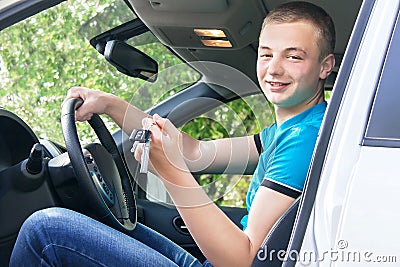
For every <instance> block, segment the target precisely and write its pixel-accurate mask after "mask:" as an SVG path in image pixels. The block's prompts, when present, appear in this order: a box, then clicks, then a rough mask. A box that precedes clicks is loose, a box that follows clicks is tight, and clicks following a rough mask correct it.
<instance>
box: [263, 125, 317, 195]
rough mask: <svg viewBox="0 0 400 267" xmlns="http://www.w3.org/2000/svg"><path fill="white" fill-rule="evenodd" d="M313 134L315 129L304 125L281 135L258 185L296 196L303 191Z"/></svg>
mask: <svg viewBox="0 0 400 267" xmlns="http://www.w3.org/2000/svg"><path fill="white" fill-rule="evenodd" d="M317 136H318V129H317V128H315V127H312V126H304V125H303V126H302V127H293V128H291V129H289V130H287V131H286V132H285V133H283V134H281V135H280V136H279V138H278V140H276V148H275V149H274V152H273V153H272V154H271V156H270V157H269V158H268V162H267V163H266V172H265V176H264V178H263V181H262V183H261V185H262V186H266V187H268V188H271V189H273V190H275V191H278V192H280V193H282V194H285V195H288V196H291V197H293V198H297V197H298V196H299V195H300V194H301V192H302V190H303V186H304V182H305V179H306V177H307V172H308V168H309V165H310V161H311V157H312V154H313V151H314V146H315V142H316V140H317Z"/></svg>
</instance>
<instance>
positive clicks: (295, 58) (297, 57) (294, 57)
mask: <svg viewBox="0 0 400 267" xmlns="http://www.w3.org/2000/svg"><path fill="white" fill-rule="evenodd" d="M288 58H289V59H293V60H301V59H302V58H301V57H299V56H296V55H290V56H288Z"/></svg>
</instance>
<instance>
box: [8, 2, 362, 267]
mask: <svg viewBox="0 0 400 267" xmlns="http://www.w3.org/2000/svg"><path fill="white" fill-rule="evenodd" d="M49 2H52V1H49ZM56 2H57V1H54V2H52V3H53V4H54V5H56ZM282 2H286V1H282V0H246V1H244V0H203V1H196V0H147V1H143V0H129V1H128V0H124V1H122V0H121V6H119V7H122V8H124V9H126V10H128V11H130V14H131V17H128V18H127V19H126V20H125V21H124V22H122V23H119V24H118V25H114V26H113V28H111V29H107V30H100V31H99V32H96V35H95V36H90V37H89V36H85V37H86V39H87V42H88V44H89V46H88V47H90V49H95V50H96V51H97V52H98V55H99V56H101V58H102V60H104V62H108V63H107V64H110V65H111V66H112V67H113V68H116V69H117V71H119V72H120V73H122V74H123V75H126V76H130V77H133V79H139V80H144V81H146V84H153V83H157V82H158V81H160V80H163V79H166V77H168V75H173V73H169V72H162V71H161V68H162V63H161V62H159V61H157V60H154V58H155V57H154V56H152V55H151V53H149V52H148V51H142V50H140V49H139V44H140V43H141V42H145V41H143V40H144V39H145V38H144V37H143V36H146V38H149V37H148V36H150V38H153V39H154V38H156V40H157V42H160V43H161V44H162V45H164V46H165V47H166V49H167V50H168V51H169V53H172V54H174V55H175V56H177V57H178V58H180V60H181V61H182V62H184V63H185V64H187V65H189V66H190V67H191V68H192V69H194V70H195V71H196V73H199V74H200V75H199V77H200V78H199V79H196V80H192V81H190V82H188V85H185V88H184V89H183V90H180V91H179V92H178V93H176V94H173V95H171V96H169V97H166V98H160V101H158V102H156V103H152V104H153V106H151V107H147V110H146V111H147V112H148V113H149V114H156V113H157V114H159V115H161V116H163V117H168V118H169V119H170V120H171V121H172V122H173V123H174V124H175V125H176V126H177V127H181V126H182V127H183V126H184V125H185V124H186V123H187V122H189V121H191V120H193V119H195V118H197V117H199V116H201V115H203V114H206V113H207V112H209V111H210V110H213V109H214V108H218V107H220V106H223V105H225V103H229V102H231V101H235V100H237V99H242V98H245V97H248V96H253V95H257V96H260V97H261V99H262V100H263V101H265V102H264V104H265V106H268V104H267V102H266V100H265V99H264V98H263V95H262V92H261V90H260V87H259V86H258V82H257V77H256V71H255V66H256V60H257V47H258V36H259V32H260V29H261V24H262V21H263V18H264V17H265V16H266V14H267V13H268V11H269V10H271V9H272V8H274V7H275V6H277V5H279V4H281V3H282ZM310 2H313V3H315V4H317V5H320V6H321V7H323V8H324V9H325V10H326V11H327V12H328V13H329V14H330V15H331V16H332V18H333V20H334V23H335V27H336V33H337V36H336V48H335V58H336V67H335V69H334V73H332V74H331V76H330V77H329V79H328V80H327V81H326V84H325V89H326V94H327V95H328V96H329V94H330V91H331V90H332V88H333V85H334V82H335V78H336V76H337V74H338V72H339V67H340V66H341V61H342V58H343V56H344V54H345V51H346V46H347V43H348V40H349V39H350V36H351V33H352V30H353V25H354V23H355V21H356V18H357V15H358V12H359V9H360V7H361V2H362V0H353V1H346V0H338V1H324V0H310ZM61 4H65V3H61ZM50 6H51V5H50ZM0 7H1V6H0ZM7 8H9V9H10V10H11V9H12V8H17V6H16V5H14V6H11V7H2V9H1V11H2V12H1V13H2V14H5V15H2V17H0V19H1V23H3V22H4V24H3V26H4V27H3V26H2V27H1V28H2V29H3V28H5V27H6V26H7V25H11V24H12V23H14V22H15V20H16V17H15V16H14V17H7V13H6V12H4V10H6V9H7ZM20 8H21V7H20ZM43 8H44V7H43V6H41V5H32V6H31V8H30V11H29V12H26V13H25V16H28V15H33V14H35V13H38V12H39V11H41V9H43ZM99 18H101V16H97V17H94V18H93V19H92V20H90V21H89V22H87V23H84V24H83V25H82V28H81V29H84V30H85V31H86V32H89V31H90V29H91V27H92V26H93V25H94V24H95V23H93V22H94V21H98V20H97V19H99ZM18 19H19V20H22V19H24V15H21V16H20V17H18ZM80 34H82V33H80ZM153 39H152V40H153ZM88 49H89V48H88ZM131 62H135V63H134V64H132V63H131ZM163 94H164V93H163ZM160 95H161V94H160ZM328 102H329V99H328ZM80 104H81V103H79V101H78V100H74V101H70V102H67V103H64V105H63V108H62V109H61V108H60V109H59V110H58V111H57V112H58V113H59V117H60V120H61V125H62V135H63V137H64V140H65V145H63V144H62V145H60V144H59V143H57V142H53V141H51V137H50V138H49V140H47V139H43V138H39V137H38V135H37V134H36V133H35V131H34V130H33V127H32V125H28V123H27V122H26V121H25V120H24V119H22V116H21V115H20V113H19V111H18V110H8V109H6V108H0V125H1V129H0V220H1V227H0V266H5V265H6V264H7V263H8V260H9V256H10V253H11V250H12V247H13V244H14V242H15V239H16V236H17V234H18V231H19V228H20V226H21V225H22V223H23V221H24V220H25V219H26V218H27V217H28V216H29V215H30V214H32V213H33V212H34V211H36V210H39V209H43V208H46V207H53V206H61V207H67V208H71V209H74V210H77V211H79V212H82V213H84V214H87V215H89V216H92V217H94V218H96V219H99V220H100V221H103V222H104V223H106V224H108V225H110V226H111V227H114V228H116V229H118V230H120V231H123V232H124V231H127V232H129V231H131V230H132V229H133V228H134V224H135V223H136V222H140V223H143V224H145V225H147V226H149V227H150V228H153V229H155V230H157V231H158V232H160V233H161V234H163V235H165V236H167V237H168V238H170V239H171V240H173V241H174V242H176V243H177V244H179V245H180V246H182V247H183V248H185V249H186V250H188V251H189V252H190V253H192V254H193V255H194V256H196V257H197V258H199V259H200V260H204V256H203V255H202V253H201V251H200V250H199V249H198V247H197V246H196V244H195V242H194V240H193V239H192V237H191V236H190V234H189V232H188V230H187V228H186V227H185V225H184V222H183V220H182V219H181V218H180V216H179V213H178V212H177V210H176V209H175V207H174V206H173V205H172V204H171V203H168V201H165V199H168V196H167V195H166V193H165V192H161V193H160V194H159V195H158V196H157V197H155V198H156V199H158V200H160V198H165V199H164V201H154V200H153V199H152V194H149V192H147V191H148V190H151V187H152V186H155V187H157V184H155V183H153V182H151V179H150V178H151V177H148V176H151V175H152V174H148V175H146V174H140V173H139V172H138V171H137V170H138V162H137V161H136V160H135V159H134V158H133V155H132V153H129V149H130V147H131V146H132V143H131V141H130V140H129V136H128V135H127V134H125V133H123V132H122V131H121V130H116V131H109V130H108V129H107V127H106V126H105V123H104V122H103V120H102V119H101V117H100V116H94V118H93V119H92V120H91V121H90V123H89V124H90V127H91V128H92V129H93V130H94V131H95V133H96V136H97V138H98V140H99V141H100V143H101V145H99V144H98V142H95V141H94V140H92V142H91V143H90V144H89V145H82V144H81V140H80V139H79V135H78V134H79V131H80V130H79V128H77V127H76V123H75V121H74V112H75V109H76V108H78V107H79V105H80ZM0 105H1V106H2V104H0ZM256 105H257V107H258V108H259V109H261V110H264V108H262V106H261V105H263V103H262V102H259V103H258V104H256ZM228 112H229V111H228ZM106 124H107V123H106ZM265 126H267V125H264V127H265ZM110 132H111V133H110ZM253 171H254V169H252V168H250V167H244V169H243V171H242V173H240V174H241V175H242V174H245V175H251V174H252V172H253ZM100 173H101V175H100ZM223 173H225V174H229V171H225V172H223ZM203 174H208V173H202V172H198V173H195V175H198V176H200V175H203ZM231 174H237V173H231ZM101 176H104V177H112V178H104V180H102V179H101V178H100V177H101ZM153 176H154V175H153ZM77 177H81V178H79V179H77ZM157 190H158V189H157ZM154 194H156V195H157V194H158V193H157V192H156V193H154ZM297 207H298V201H296V202H295V203H294V205H293V206H292V207H291V208H290V209H289V211H288V213H286V214H285V215H284V216H283V218H284V217H288V218H287V219H285V223H284V224H286V226H285V227H280V226H279V225H281V224H278V223H277V224H276V227H274V229H275V228H276V229H280V228H284V231H283V232H279V233H275V234H274V233H273V232H274V231H271V234H270V236H271V238H272V241H274V242H277V243H278V244H275V245H273V246H274V247H285V246H286V245H287V242H288V240H289V237H290V232H288V231H289V230H290V229H291V227H292V225H293V221H294V217H295V214H296V212H297ZM221 209H222V210H223V211H224V212H225V213H226V214H227V215H228V216H229V217H230V218H231V219H232V221H233V222H234V223H235V224H236V225H238V226H239V227H241V226H240V219H241V218H242V216H243V215H245V214H246V213H247V211H246V209H245V208H244V207H228V206H221ZM288 229H289V230H288ZM272 241H271V242H272ZM263 264H265V263H263ZM276 264H277V266H278V265H279V266H280V263H276ZM255 266H256V265H255ZM257 266H264V265H262V264H260V265H257ZM268 266H274V265H268Z"/></svg>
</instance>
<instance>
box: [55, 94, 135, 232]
mask: <svg viewBox="0 0 400 267" xmlns="http://www.w3.org/2000/svg"><path fill="white" fill-rule="evenodd" d="M82 103H83V100H82V99H80V98H72V99H68V100H66V101H65V102H64V104H63V107H62V116H61V126H62V131H63V135H64V140H65V146H66V149H67V151H68V155H69V158H70V161H71V164H72V167H73V169H74V172H75V175H76V179H77V180H78V184H79V186H80V187H81V189H82V192H85V193H86V194H87V198H86V199H87V201H88V202H89V203H88V204H89V207H90V209H91V213H93V214H94V215H95V216H96V217H97V218H98V219H99V220H100V221H102V222H103V223H105V224H107V225H109V226H111V227H113V228H115V229H117V230H120V231H123V232H127V231H128V232H129V231H132V230H133V229H134V228H135V225H136V219H137V214H136V202H135V198H134V194H133V190H132V185H131V179H130V175H129V173H128V171H127V168H126V164H125V161H124V159H123V158H122V156H121V155H120V153H119V151H118V148H117V146H116V144H115V142H114V139H113V138H112V136H111V134H110V132H109V131H108V129H107V128H106V126H105V125H104V123H103V121H102V119H101V118H100V116H99V115H98V114H93V116H92V118H91V119H90V120H89V121H88V122H89V124H90V126H91V127H92V128H93V130H94V131H95V133H96V135H97V137H98V138H99V140H100V143H101V144H97V143H93V144H90V145H87V146H85V147H84V148H82V146H81V144H80V141H79V138H78V134H77V129H76V124H75V110H76V109H78V108H79V107H80V106H81V105H82Z"/></svg>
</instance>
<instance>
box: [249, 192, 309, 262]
mask: <svg viewBox="0 0 400 267" xmlns="http://www.w3.org/2000/svg"><path fill="white" fill-rule="evenodd" d="M300 198H301V197H298V198H297V199H296V200H295V201H294V202H293V203H292V205H291V206H290V207H289V208H288V209H287V210H286V211H285V213H284V214H283V215H282V216H281V217H280V218H279V219H278V221H276V223H275V224H274V226H273V227H272V228H271V230H270V231H269V233H268V235H267V237H266V238H265V240H264V242H263V243H262V245H261V248H260V249H259V250H258V253H257V255H256V257H255V258H254V261H253V263H252V265H251V266H252V267H261V266H263V267H266V266H268V267H271V266H272V267H275V266H281V265H282V263H283V261H284V258H285V255H286V249H287V247H288V244H289V240H290V236H291V233H292V229H293V224H294V220H295V219H296V214H297V210H298V208H299V203H300Z"/></svg>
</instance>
